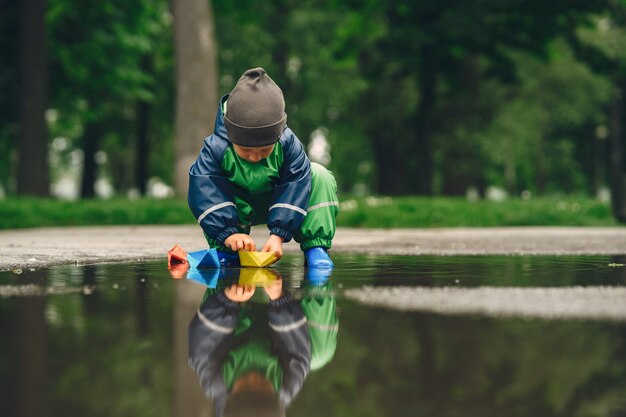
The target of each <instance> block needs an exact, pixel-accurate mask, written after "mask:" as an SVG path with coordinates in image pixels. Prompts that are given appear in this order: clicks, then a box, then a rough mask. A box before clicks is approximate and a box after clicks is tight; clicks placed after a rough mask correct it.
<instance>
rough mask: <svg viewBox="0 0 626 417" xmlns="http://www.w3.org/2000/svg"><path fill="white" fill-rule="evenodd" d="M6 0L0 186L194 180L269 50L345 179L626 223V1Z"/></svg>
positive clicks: (62, 195)
mask: <svg viewBox="0 0 626 417" xmlns="http://www.w3.org/2000/svg"><path fill="white" fill-rule="evenodd" d="M0 4H1V5H2V7H1V8H0V53H1V54H2V58H1V59H0V120H1V121H0V198H2V199H4V200H5V201H7V200H11V199H13V198H16V197H18V196H38V197H53V198H55V199H61V200H70V201H75V200H80V199H90V198H94V197H100V198H111V197H116V198H120V197H122V198H124V199H127V198H130V199H136V198H140V197H154V198H175V197H176V196H178V197H183V196H185V195H186V181H187V169H188V167H189V165H190V164H191V162H193V160H194V159H195V157H196V155H197V153H198V151H199V149H200V147H201V145H202V140H203V139H204V138H205V137H206V136H208V135H209V134H211V132H212V130H213V123H214V118H215V112H216V108H217V102H218V100H219V98H220V96H221V95H222V94H225V93H228V92H229V91H230V90H231V89H232V88H233V86H234V85H235V83H236V82H237V80H238V78H239V76H240V75H241V73H243V71H245V70H246V69H248V68H250V67H256V66H262V67H264V68H265V69H266V70H267V71H268V73H269V74H270V76H271V77H272V78H273V79H274V80H275V81H276V82H277V84H278V85H279V86H280V87H281V88H282V90H283V92H284V94H285V98H286V103H287V113H288V115H289V125H290V127H291V128H292V129H293V131H294V132H295V133H296V135H298V137H299V138H300V140H301V141H302V142H303V143H304V144H305V146H306V147H307V149H308V153H309V156H310V158H311V159H312V160H314V161H317V162H320V163H322V164H324V165H326V166H327V167H329V168H330V169H331V170H332V171H333V172H334V174H335V176H336V178H337V181H338V184H339V187H340V192H341V193H342V194H343V195H346V196H354V198H357V197H364V196H372V195H376V196H406V195H411V196H435V197H437V196H455V197H459V198H462V199H463V201H477V200H483V199H487V200H491V201H501V200H506V199H520V200H530V199H540V198H544V197H550V196H576V198H578V199H581V201H583V200H584V201H593V202H594V204H595V203H598V204H600V205H603V206H605V207H607V212H608V213H610V216H611V217H613V219H615V220H616V221H618V222H626V161H625V159H626V154H625V153H626V129H625V128H624V119H625V116H626V109H625V107H624V99H625V97H626V48H624V45H626V1H624V0H602V1H600V0H584V1H583V0H553V1H550V2H545V1H540V0H506V1H502V0H474V1H463V0H448V1H434V0H421V1H412V0H362V1H358V0H343V1H342V0H328V1H321V0H320V1H312V0H299V1H293V0H275V1H269V2H255V1H252V0H213V1H207V0H171V1H167V0H99V1H91V0H80V1H79V0H0ZM344 201H345V199H344ZM348 201H354V202H355V204H357V203H356V202H357V201H358V200H348ZM369 201H370V202H372V201H373V203H372V204H371V205H373V206H377V205H384V204H387V203H386V201H387V200H385V199H377V200H369ZM389 201H391V200H389ZM561 203H562V204H569V203H567V202H565V203H564V202H563V201H561V202H560V203H559V204H561ZM0 204H2V202H1V201H0ZM576 204H578V203H576ZM560 207H561V209H563V206H560ZM567 207H569V209H570V211H571V210H574V211H576V210H575V206H572V205H571V204H570V205H569V206H567ZM567 207H566V208H567ZM572 207H573V208H572ZM578 207H579V209H580V205H579V206H578ZM342 209H344V210H347V211H349V210H350V206H349V205H344V207H342ZM562 211H563V210H562ZM190 217H191V216H190ZM190 220H191V221H193V219H190Z"/></svg>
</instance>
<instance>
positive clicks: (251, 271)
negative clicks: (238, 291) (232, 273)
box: [239, 268, 278, 287]
mask: <svg viewBox="0 0 626 417" xmlns="http://www.w3.org/2000/svg"><path fill="white" fill-rule="evenodd" d="M277 278H278V277H277V276H276V273H275V272H274V271H272V270H270V269H266V268H243V269H241V271H240V272H239V285H254V286H255V287H263V286H265V285H268V284H271V283H272V282H274V281H276V279H277Z"/></svg>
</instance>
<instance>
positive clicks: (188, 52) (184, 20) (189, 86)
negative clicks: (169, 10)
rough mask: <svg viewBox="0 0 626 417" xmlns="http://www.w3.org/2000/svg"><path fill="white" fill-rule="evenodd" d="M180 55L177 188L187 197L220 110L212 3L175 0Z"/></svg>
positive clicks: (176, 126) (177, 53) (178, 63)
mask: <svg viewBox="0 0 626 417" xmlns="http://www.w3.org/2000/svg"><path fill="white" fill-rule="evenodd" d="M172 5H173V11H174V49H175V53H176V119H175V129H176V163H175V164H176V166H175V189H176V193H177V194H178V195H179V196H185V195H187V188H188V181H189V175H188V172H189V167H190V166H191V164H192V163H193V161H194V160H195V159H196V157H197V155H198V151H199V150H200V148H201V147H202V139H203V138H205V137H206V136H208V135H209V134H210V133H211V131H212V129H211V128H212V126H213V123H212V120H213V117H214V116H213V115H214V114H215V112H216V111H217V101H218V98H219V97H218V92H217V77H218V75H217V63H216V48H217V45H216V41H215V29H214V23H213V13H212V9H211V3H210V2H208V1H206V0H173V3H172Z"/></svg>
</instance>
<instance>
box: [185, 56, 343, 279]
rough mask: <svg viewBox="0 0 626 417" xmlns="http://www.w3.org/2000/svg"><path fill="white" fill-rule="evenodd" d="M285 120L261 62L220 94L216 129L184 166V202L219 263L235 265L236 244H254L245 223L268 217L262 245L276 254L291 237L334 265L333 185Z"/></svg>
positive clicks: (322, 263)
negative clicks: (330, 251) (186, 188)
mask: <svg viewBox="0 0 626 417" xmlns="http://www.w3.org/2000/svg"><path fill="white" fill-rule="evenodd" d="M286 121H287V114H286V113H285V100H284V98H283V93H282V91H281V90H280V88H279V87H278V86H277V85H276V84H275V83H274V81H273V80H272V79H271V78H270V77H269V76H268V75H267V73H266V72H265V70H264V69H263V68H254V69H250V70H248V71H246V72H245V73H244V74H243V75H242V76H241V78H240V79H239V81H238V82H237V85H236V86H235V88H234V89H233V91H232V92H231V93H230V94H229V95H226V96H224V97H222V99H221V100H220V103H219V109H218V113H217V118H216V120H215V128H214V132H213V134H212V135H211V136H209V137H208V138H206V139H205V140H204V145H203V147H202V150H201V151H200V155H199V156H198V159H197V160H196V162H195V163H194V164H193V165H192V166H191V168H190V170H189V195H188V202H189V207H190V208H191V211H192V212H193V214H194V216H195V217H196V219H197V220H198V223H199V224H200V226H201V227H202V229H203V231H204V234H205V237H206V239H207V241H208V243H209V245H210V246H211V247H214V248H217V249H218V254H219V257H220V263H222V264H223V265H235V266H236V265H238V262H239V258H238V257H237V253H236V251H238V250H246V251H255V250H256V249H257V246H256V244H255V242H254V241H253V240H252V238H251V237H250V236H249V233H250V227H251V226H252V225H256V224H263V223H266V224H267V226H268V228H269V230H270V236H269V239H268V240H267V242H266V243H265V245H263V247H262V249H261V250H262V251H263V252H274V253H275V254H276V256H277V257H279V258H280V257H281V256H282V244H283V242H288V241H290V240H291V238H292V237H293V238H294V239H295V240H296V242H298V243H300V248H301V249H302V251H303V252H304V255H305V264H306V265H308V266H309V267H313V268H331V267H333V263H332V261H331V259H330V257H329V256H328V249H330V247H331V243H332V239H333V236H334V234H335V218H336V216H337V213H338V209H339V202H338V200H337V184H336V182H335V179H334V177H333V175H332V173H331V172H330V171H328V170H327V169H326V168H324V167H323V166H321V165H319V164H316V163H311V162H310V161H309V159H308V158H307V156H306V153H305V152H304V148H303V146H302V143H300V141H299V140H298V138H297V137H296V135H295V134H294V133H293V132H292V131H291V129H289V128H288V127H287V125H286Z"/></svg>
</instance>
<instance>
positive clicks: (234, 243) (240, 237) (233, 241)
mask: <svg viewBox="0 0 626 417" xmlns="http://www.w3.org/2000/svg"><path fill="white" fill-rule="evenodd" d="M224 246H226V247H228V248H230V249H231V250H233V251H235V252H236V251H238V250H247V251H250V252H254V251H255V250H256V245H255V244H254V240H252V238H251V237H250V236H248V235H247V234H245V233H234V234H232V235H230V236H228V237H227V238H226V240H225V241H224Z"/></svg>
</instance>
